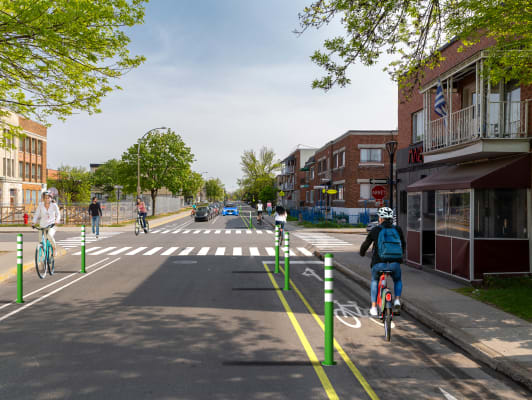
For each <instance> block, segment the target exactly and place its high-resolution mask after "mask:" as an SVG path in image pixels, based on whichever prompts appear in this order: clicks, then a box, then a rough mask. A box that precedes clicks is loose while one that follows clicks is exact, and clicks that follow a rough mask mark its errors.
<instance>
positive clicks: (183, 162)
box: [48, 129, 221, 214]
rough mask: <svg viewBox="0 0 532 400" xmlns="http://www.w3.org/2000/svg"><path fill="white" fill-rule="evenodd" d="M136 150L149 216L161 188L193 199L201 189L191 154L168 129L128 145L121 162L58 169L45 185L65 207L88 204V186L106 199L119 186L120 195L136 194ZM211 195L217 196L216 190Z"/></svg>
mask: <svg viewBox="0 0 532 400" xmlns="http://www.w3.org/2000/svg"><path fill="white" fill-rule="evenodd" d="M137 151H138V160H139V164H140V174H139V178H140V189H141V193H143V192H146V191H149V192H150V195H151V198H152V205H153V207H152V213H153V214H155V204H156V199H157V195H158V193H159V191H160V190H161V189H162V188H166V189H167V190H169V191H170V192H171V193H172V194H181V195H183V196H185V197H195V196H196V194H197V193H198V192H199V191H200V190H201V189H202V188H203V186H204V184H205V182H204V180H203V178H202V176H201V174H199V173H198V172H194V171H192V170H191V164H192V162H193V161H194V155H193V154H192V152H191V150H190V148H189V147H187V146H186V145H185V143H184V142H183V140H182V138H181V136H180V135H177V134H176V133H175V132H173V131H172V130H171V129H168V130H167V131H166V132H160V131H152V132H150V133H149V134H148V135H147V136H146V138H145V139H144V140H142V141H141V142H140V143H139V144H134V145H132V146H130V147H129V148H128V149H127V150H126V151H125V152H124V153H123V154H122V157H121V159H119V160H117V159H112V160H109V161H107V162H106V163H105V164H103V165H101V166H100V167H99V168H98V169H97V170H96V171H95V172H94V173H90V172H88V171H86V170H84V169H83V168H76V167H69V166H62V167H60V168H59V170H58V176H57V179H51V180H49V181H48V186H49V187H56V188H57V189H58V191H59V200H60V201H62V202H64V203H67V204H69V203H76V202H87V201H89V200H90V192H91V188H92V187H94V188H97V189H99V190H101V191H102V192H104V193H106V194H107V195H108V196H109V198H110V200H116V189H115V188H116V187H117V186H121V187H122V188H121V189H120V190H121V191H122V192H123V193H126V194H133V193H136V190H137ZM217 182H219V180H218V181H217ZM220 185H221V183H220ZM211 186H212V185H211ZM213 196H214V197H218V196H219V190H216V191H215V192H214V194H213Z"/></svg>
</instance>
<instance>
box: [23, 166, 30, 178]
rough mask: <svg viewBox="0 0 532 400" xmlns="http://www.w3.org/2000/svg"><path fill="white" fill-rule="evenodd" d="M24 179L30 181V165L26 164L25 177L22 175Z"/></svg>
mask: <svg viewBox="0 0 532 400" xmlns="http://www.w3.org/2000/svg"><path fill="white" fill-rule="evenodd" d="M24 179H26V180H27V181H29V180H30V163H26V175H24Z"/></svg>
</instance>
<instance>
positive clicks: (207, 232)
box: [203, 229, 211, 235]
mask: <svg viewBox="0 0 532 400" xmlns="http://www.w3.org/2000/svg"><path fill="white" fill-rule="evenodd" d="M203 233H204V234H205V235H207V234H209V233H211V230H210V229H207V230H206V231H205V232H203Z"/></svg>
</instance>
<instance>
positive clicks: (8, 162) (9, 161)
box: [4, 158, 13, 176]
mask: <svg viewBox="0 0 532 400" xmlns="http://www.w3.org/2000/svg"><path fill="white" fill-rule="evenodd" d="M4 160H6V162H7V172H6V175H7V176H13V175H11V160H10V159H5V158H4Z"/></svg>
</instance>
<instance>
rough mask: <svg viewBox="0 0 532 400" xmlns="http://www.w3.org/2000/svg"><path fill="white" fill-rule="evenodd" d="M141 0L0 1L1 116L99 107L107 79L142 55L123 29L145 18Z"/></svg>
mask: <svg viewBox="0 0 532 400" xmlns="http://www.w3.org/2000/svg"><path fill="white" fill-rule="evenodd" d="M146 1H147V0H106V1H103V0H99V1H95V0H38V1H37V0H0V71H2V73H1V74H0V116H6V115H7V114H8V111H7V110H11V111H13V112H16V113H18V114H21V115H24V116H25V117H26V118H31V119H36V120H38V121H41V122H46V119H47V117H49V116H52V115H53V116H56V117H58V118H59V119H65V117H66V116H69V115H72V114H73V113H75V112H79V111H85V112H88V113H89V114H92V113H95V112H99V111H100V109H99V104H100V101H101V99H102V98H103V97H104V96H105V95H106V94H107V93H109V92H110V91H112V90H114V89H119V86H115V85H114V84H113V83H112V81H113V80H115V79H117V78H119V77H121V76H122V75H123V74H124V73H125V72H127V71H129V70H130V69H132V68H135V67H138V66H139V65H140V64H141V63H142V62H143V61H144V57H143V56H132V55H130V53H129V50H128V48H127V46H128V44H129V42H130V39H129V37H128V36H127V35H126V34H125V33H124V28H126V27H132V26H134V25H137V24H140V23H142V22H143V19H144V3H145V2H146ZM11 131H12V132H11V133H12V134H13V133H17V132H13V131H16V129H15V128H12V130H11ZM18 133H20V132H18Z"/></svg>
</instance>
